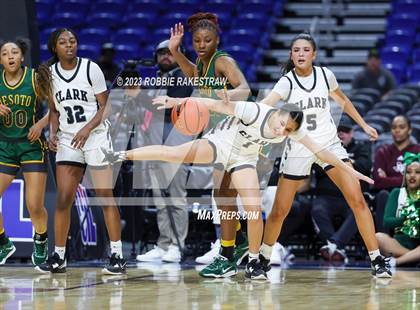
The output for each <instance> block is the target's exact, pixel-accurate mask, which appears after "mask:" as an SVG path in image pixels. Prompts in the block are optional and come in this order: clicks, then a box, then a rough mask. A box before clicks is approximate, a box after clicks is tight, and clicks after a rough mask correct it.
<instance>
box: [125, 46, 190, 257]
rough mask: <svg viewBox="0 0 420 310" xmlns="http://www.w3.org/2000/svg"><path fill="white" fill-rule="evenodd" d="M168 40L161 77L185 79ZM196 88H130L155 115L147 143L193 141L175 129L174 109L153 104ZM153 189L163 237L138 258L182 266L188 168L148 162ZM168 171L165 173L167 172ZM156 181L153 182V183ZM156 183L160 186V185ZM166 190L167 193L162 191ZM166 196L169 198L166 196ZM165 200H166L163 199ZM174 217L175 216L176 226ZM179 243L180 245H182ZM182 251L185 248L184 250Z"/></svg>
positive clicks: (159, 52)
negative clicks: (155, 100)
mask: <svg viewBox="0 0 420 310" xmlns="http://www.w3.org/2000/svg"><path fill="white" fill-rule="evenodd" d="M168 43H169V41H168V40H165V41H162V42H160V43H159V44H158V45H157V46H156V48H155V60H156V63H157V65H158V68H159V70H158V71H157V76H159V77H165V78H170V77H173V78H174V79H175V80H177V79H178V78H179V77H184V74H183V73H182V71H181V69H180V68H179V66H178V64H177V63H176V62H175V59H174V57H173V56H172V54H171V52H170V51H169V48H168ZM192 91H193V89H192V87H190V86H177V85H174V86H169V87H168V88H161V89H140V88H138V87H137V88H131V89H126V94H127V95H128V96H129V97H131V98H132V99H133V100H135V102H138V103H139V104H141V105H142V106H144V107H145V108H146V109H148V110H150V111H151V112H152V113H153V116H152V119H151V121H150V125H149V128H148V129H147V132H146V133H145V135H144V136H147V139H145V144H147V145H149V144H161V145H178V144H183V143H186V142H188V141H190V140H191V139H192V137H188V136H184V135H182V134H180V133H179V132H177V131H176V130H173V125H172V122H171V110H170V109H165V110H158V109H157V108H156V106H154V105H152V102H151V100H152V98H154V97H156V96H158V95H168V96H171V97H175V98H184V97H189V96H190V95H191V93H192ZM148 171H149V174H150V183H151V184H150V187H149V188H152V191H153V197H154V203H155V206H156V209H157V224H158V228H159V238H158V241H157V246H155V247H154V248H153V249H152V250H150V251H148V252H147V253H145V254H141V255H137V261H140V262H147V261H160V260H162V261H163V262H171V263H178V262H180V261H181V256H182V255H181V254H182V252H181V250H182V249H183V248H184V244H185V238H186V237H187V233H188V207H187V200H186V196H187V192H186V189H185V187H186V183H187V175H188V167H187V165H179V164H173V163H163V162H148ZM163 172H164V173H163ZM152 179H153V181H152ZM156 181H157V182H158V184H156ZM162 189H163V190H164V193H163V192H161V190H162ZM162 194H165V195H166V197H165V195H164V196H163V197H162ZM162 198H163V199H162ZM170 216H172V217H173V223H174V227H173V226H172V223H171V220H170ZM178 241H179V244H178ZM180 248H181V249H180Z"/></svg>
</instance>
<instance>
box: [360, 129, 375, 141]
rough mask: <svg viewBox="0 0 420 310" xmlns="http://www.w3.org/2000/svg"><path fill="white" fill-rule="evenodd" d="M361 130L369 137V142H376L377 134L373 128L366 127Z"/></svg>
mask: <svg viewBox="0 0 420 310" xmlns="http://www.w3.org/2000/svg"><path fill="white" fill-rule="evenodd" d="M363 130H364V132H365V133H366V134H367V135H368V136H369V137H370V141H376V140H377V139H378V132H377V131H376V129H375V128H373V127H370V126H369V125H366V126H365V127H364V128H363Z"/></svg>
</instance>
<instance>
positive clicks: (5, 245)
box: [0, 164, 19, 265]
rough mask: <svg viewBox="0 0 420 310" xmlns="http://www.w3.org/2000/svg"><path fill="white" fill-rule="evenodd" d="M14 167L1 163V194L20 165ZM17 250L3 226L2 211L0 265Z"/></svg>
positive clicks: (1, 217)
mask: <svg viewBox="0 0 420 310" xmlns="http://www.w3.org/2000/svg"><path fill="white" fill-rule="evenodd" d="M11 168H13V167H10V166H6V165H1V164H0V196H3V193H4V192H5V191H6V189H7V187H8V186H9V185H10V183H12V181H13V179H14V178H15V175H16V173H17V171H18V169H19V167H18V166H17V167H14V168H15V169H13V171H12V169H11ZM5 207H6V208H18V206H5V205H3V208H5ZM15 251H16V248H15V246H14V245H13V243H12V241H10V239H9V238H8V237H7V235H6V232H5V230H4V226H3V216H2V215H1V213H0V265H3V264H4V263H5V262H6V260H7V259H8V258H9V257H10V256H12V254H13V253H14V252H15Z"/></svg>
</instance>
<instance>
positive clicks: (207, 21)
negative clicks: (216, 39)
mask: <svg viewBox="0 0 420 310" xmlns="http://www.w3.org/2000/svg"><path fill="white" fill-rule="evenodd" d="M187 25H188V26H189V30H190V32H191V33H192V34H194V33H195V32H196V31H197V30H201V29H206V30H210V31H212V32H213V33H214V34H215V35H216V36H219V33H220V28H219V21H218V18H217V15H216V14H213V13H209V12H205V13H204V12H199V13H195V14H193V15H191V16H190V17H188V19H187Z"/></svg>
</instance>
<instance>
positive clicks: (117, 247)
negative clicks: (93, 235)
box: [111, 240, 123, 258]
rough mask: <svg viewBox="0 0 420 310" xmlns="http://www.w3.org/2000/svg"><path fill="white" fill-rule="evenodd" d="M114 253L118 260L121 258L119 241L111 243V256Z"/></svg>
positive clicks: (120, 243)
mask: <svg viewBox="0 0 420 310" xmlns="http://www.w3.org/2000/svg"><path fill="white" fill-rule="evenodd" d="M114 253H116V254H117V255H118V256H119V257H120V258H122V257H123V254H122V242H121V240H118V241H111V255H112V254H114Z"/></svg>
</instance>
